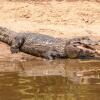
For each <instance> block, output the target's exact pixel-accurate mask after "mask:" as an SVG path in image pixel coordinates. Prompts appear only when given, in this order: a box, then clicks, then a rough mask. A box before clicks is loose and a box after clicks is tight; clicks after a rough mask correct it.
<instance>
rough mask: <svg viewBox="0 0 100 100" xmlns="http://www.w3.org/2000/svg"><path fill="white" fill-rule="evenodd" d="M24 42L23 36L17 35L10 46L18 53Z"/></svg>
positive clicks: (12, 50) (13, 51)
mask: <svg viewBox="0 0 100 100" xmlns="http://www.w3.org/2000/svg"><path fill="white" fill-rule="evenodd" d="M23 43H24V38H22V37H15V38H14V39H13V40H12V44H11V47H10V50H11V52H12V53H18V52H19V50H20V48H21V46H22V45H23Z"/></svg>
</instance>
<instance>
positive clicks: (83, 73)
mask: <svg viewBox="0 0 100 100" xmlns="http://www.w3.org/2000/svg"><path fill="white" fill-rule="evenodd" d="M0 100H100V61H99V60H79V59H78V60H74V59H73V60H55V61H46V60H40V59H38V60H37V59H34V60H31V61H21V62H20V61H0Z"/></svg>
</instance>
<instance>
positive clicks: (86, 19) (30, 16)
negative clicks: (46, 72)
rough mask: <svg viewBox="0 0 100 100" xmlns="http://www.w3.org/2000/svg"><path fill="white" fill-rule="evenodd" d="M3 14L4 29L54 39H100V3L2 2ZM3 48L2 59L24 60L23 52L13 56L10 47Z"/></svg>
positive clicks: (1, 12) (3, 46)
mask: <svg viewBox="0 0 100 100" xmlns="http://www.w3.org/2000/svg"><path fill="white" fill-rule="evenodd" d="M0 15H1V16H0V26H4V27H7V28H9V29H11V30H13V31H16V32H23V31H24V32H26V31H31V32H39V33H41V34H48V35H51V36H54V37H64V38H71V37H75V36H90V37H93V38H96V39H100V33H99V32H100V2H99V1H97V2H95V1H86V0H85V1H82V0H79V1H77V0H76V1H75V0H71V1H70V0H69V1H68V0H67V1H65V0H64V1H55V0H50V1H46V0H44V1H41V0H39V1H31V0H26V1H23V2H21V0H17V1H15V0H10V1H7V0H0ZM0 48H1V49H0V58H7V59H8V58H9V57H12V58H16V57H17V58H18V59H19V58H20V59H22V58H23V55H24V54H22V53H19V54H13V55H12V54H11V53H10V50H9V47H8V46H7V45H5V44H3V43H0ZM25 57H26V56H25ZM26 58H27V57H26ZM26 58H25V59H26Z"/></svg>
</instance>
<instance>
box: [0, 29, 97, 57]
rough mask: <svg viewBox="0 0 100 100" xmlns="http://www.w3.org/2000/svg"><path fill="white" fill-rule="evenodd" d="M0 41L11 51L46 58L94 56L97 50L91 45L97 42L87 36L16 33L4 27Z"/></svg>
mask: <svg viewBox="0 0 100 100" xmlns="http://www.w3.org/2000/svg"><path fill="white" fill-rule="evenodd" d="M0 41H2V42H5V43H7V44H8V45H10V46H11V52H12V53H17V52H19V51H22V52H25V53H28V54H31V55H34V56H38V57H43V58H46V59H54V58H68V57H69V58H77V57H81V56H94V55H95V54H96V53H97V51H96V50H95V49H94V48H92V47H91V46H92V45H97V44H98V42H94V41H92V40H91V39H89V38H88V37H82V38H73V39H69V40H67V39H61V38H54V37H51V36H48V35H42V34H38V33H16V32H14V31H11V30H9V29H7V28H4V27H0ZM81 47H83V48H81Z"/></svg>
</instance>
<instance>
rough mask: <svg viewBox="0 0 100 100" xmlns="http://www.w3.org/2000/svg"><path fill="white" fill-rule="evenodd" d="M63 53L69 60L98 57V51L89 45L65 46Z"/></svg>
mask: <svg viewBox="0 0 100 100" xmlns="http://www.w3.org/2000/svg"><path fill="white" fill-rule="evenodd" d="M65 52H66V55H67V56H68V57H69V58H78V57H95V56H100V50H97V49H95V48H93V47H92V46H89V45H87V46H84V45H78V46H76V45H67V46H66V48H65Z"/></svg>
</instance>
